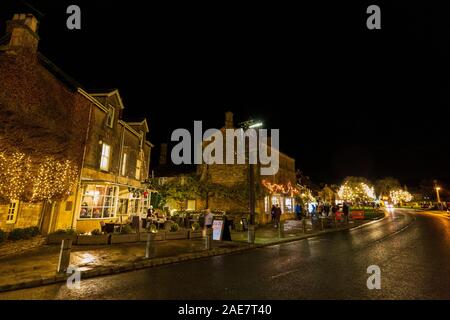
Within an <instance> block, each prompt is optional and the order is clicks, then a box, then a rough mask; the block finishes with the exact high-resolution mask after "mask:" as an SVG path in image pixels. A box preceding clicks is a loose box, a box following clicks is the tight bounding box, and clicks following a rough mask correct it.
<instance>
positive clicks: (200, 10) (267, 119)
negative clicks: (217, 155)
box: [0, 0, 450, 183]
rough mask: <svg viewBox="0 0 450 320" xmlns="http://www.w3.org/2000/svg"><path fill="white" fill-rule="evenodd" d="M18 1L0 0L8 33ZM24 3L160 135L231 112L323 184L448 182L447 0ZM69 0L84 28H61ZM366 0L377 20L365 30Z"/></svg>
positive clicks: (78, 62) (81, 67)
mask: <svg viewBox="0 0 450 320" xmlns="http://www.w3.org/2000/svg"><path fill="white" fill-rule="evenodd" d="M392 2H395V4H393V3H392ZM11 3H15V4H11ZM19 3H20V1H10V0H6V1H5V0H2V1H1V4H0V6H6V7H5V8H4V9H2V10H0V22H1V25H2V26H1V28H2V29H1V32H2V34H3V31H4V25H5V20H7V19H9V18H10V17H11V15H12V13H14V12H16V11H17V10H19V9H17V7H18V4H19ZM28 3H30V4H32V6H34V7H35V8H36V9H38V10H39V11H40V12H42V13H43V14H44V16H43V17H42V18H41V25H40V30H39V34H40V36H41V42H40V51H41V52H42V53H43V54H44V55H46V56H47V57H48V58H49V59H51V60H52V61H53V62H54V63H56V64H57V65H59V66H60V67H61V68H62V69H63V70H65V71H66V73H68V74H70V75H71V76H73V77H74V78H75V79H77V80H78V81H79V82H80V83H82V84H83V85H84V86H85V87H86V88H95V89H100V88H119V90H120V92H121V95H122V98H123V100H124V103H125V105H126V109H125V110H126V111H125V117H140V116H145V117H147V118H148V120H149V123H150V130H151V132H150V140H151V141H152V142H153V143H154V144H156V145H159V143H161V142H163V141H167V140H168V139H169V137H170V134H171V132H172V130H173V129H175V128H192V126H193V121H194V120H203V121H204V126H205V127H208V128H210V127H219V126H221V125H222V124H223V118H224V115H223V113H224V112H225V111H226V110H231V111H233V112H234V113H235V117H236V118H237V121H239V120H246V119H247V118H249V117H253V118H255V119H262V120H263V121H264V123H265V126H266V127H268V128H279V129H280V139H281V148H282V151H284V152H285V153H287V154H289V155H291V156H293V157H295V159H296V161H297V162H296V163H297V167H298V168H300V169H301V170H302V171H304V172H305V173H306V174H307V175H309V176H310V177H311V178H312V179H313V180H315V181H317V182H339V181H340V179H342V178H344V177H345V176H348V175H357V176H365V177H367V178H369V179H375V178H379V177H383V176H394V177H398V178H399V179H400V180H401V182H402V183H416V182H418V181H420V180H421V179H423V178H436V179H440V180H443V181H449V182H450V172H449V170H448V168H449V163H450V161H449V160H450V141H449V140H450V138H449V137H450V134H449V125H448V124H449V118H448V116H447V113H446V110H447V109H448V107H449V106H450V101H449V97H450V85H449V75H450V73H449V72H450V68H449V63H450V49H449V48H450V46H449V43H450V8H449V6H450V5H446V6H445V7H443V5H442V4H440V3H439V4H438V2H436V3H434V2H433V1H422V2H421V3H420V2H419V3H414V2H411V1H389V2H381V1H370V2H368V1H360V2H359V4H358V3H356V2H355V1H327V2H324V1H311V2H310V3H307V2H303V1H302V2H301V5H297V6H294V5H293V4H292V5H287V4H280V5H278V4H276V2H271V3H269V4H267V5H263V4H260V3H254V4H253V5H251V6H250V5H249V6H243V5H242V2H236V3H233V4H230V2H222V3H221V4H219V3H216V2H207V3H203V4H193V3H191V2H189V4H186V3H185V2H184V3H185V4H183V5H179V4H175V3H167V5H162V4H153V2H149V1H142V0H140V1H132V0H128V1H99V0H91V1H77V0H71V1H57V2H56V1H32V0H30V1H28ZM212 3H214V5H213V4H212ZM69 4H78V5H80V7H81V10H82V29H81V30H80V31H73V30H72V31H70V30H68V29H67V28H66V18H67V16H68V15H67V14H66V13H65V11H66V7H67V6H68V5H69ZM369 4H378V5H379V6H380V7H381V12H382V29H381V30H368V29H367V28H366V19H367V16H368V15H367V14H366V8H367V6H368V5H369ZM22 11H23V10H22Z"/></svg>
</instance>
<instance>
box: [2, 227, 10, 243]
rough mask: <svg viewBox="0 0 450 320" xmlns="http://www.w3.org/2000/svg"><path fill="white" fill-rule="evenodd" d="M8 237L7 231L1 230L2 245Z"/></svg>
mask: <svg viewBox="0 0 450 320" xmlns="http://www.w3.org/2000/svg"><path fill="white" fill-rule="evenodd" d="M7 237H8V234H7V233H6V232H5V231H3V230H2V229H0V243H2V242H3V241H5V240H6V238H7Z"/></svg>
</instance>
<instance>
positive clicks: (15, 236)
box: [8, 228, 28, 240]
mask: <svg viewBox="0 0 450 320" xmlns="http://www.w3.org/2000/svg"><path fill="white" fill-rule="evenodd" d="M8 239H9V240H20V239H28V238H27V235H26V233H25V229H23V228H17V229H13V230H12V231H11V232H10V233H9V235H8Z"/></svg>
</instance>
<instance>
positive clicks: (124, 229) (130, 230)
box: [120, 224, 133, 234]
mask: <svg viewBox="0 0 450 320" xmlns="http://www.w3.org/2000/svg"><path fill="white" fill-rule="evenodd" d="M120 233H121V234H130V233H133V228H132V227H131V226H130V225H129V224H126V225H124V226H123V227H122V230H121V231H120Z"/></svg>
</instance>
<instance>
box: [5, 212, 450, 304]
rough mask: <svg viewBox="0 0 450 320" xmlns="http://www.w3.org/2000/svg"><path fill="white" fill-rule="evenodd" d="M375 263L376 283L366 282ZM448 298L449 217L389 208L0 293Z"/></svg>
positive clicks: (13, 295) (79, 296) (17, 295)
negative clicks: (69, 282)
mask: <svg viewBox="0 0 450 320" xmlns="http://www.w3.org/2000/svg"><path fill="white" fill-rule="evenodd" d="M370 265H377V266H379V267H380V269H381V289H380V290H369V289H367V286H366V281H367V278H368V277H369V276H370V275H369V274H367V267H368V266H370ZM418 298H420V299H450V220H449V219H447V218H444V217H440V216H436V215H431V214H420V213H415V212H414V211H408V210H395V211H394V212H393V213H391V215H390V216H389V217H388V218H385V219H384V220H382V221H378V222H376V223H373V224H371V225H368V226H365V227H363V228H359V229H354V230H350V231H345V232H338V233H330V234H325V235H323V236H320V237H315V238H310V239H305V240H301V241H296V242H292V243H288V244H283V245H276V246H272V247H266V248H262V249H257V250H253V251H248V252H244V253H239V254H233V255H227V256H218V257H213V258H208V259H202V260H196V261H190V262H184V263H180V264H175V265H168V266H161V267H157V268H151V269H146V270H140V271H135V272H129V273H123V274H118V275H113V276H107V277H101V278H94V279H87V280H82V282H81V288H80V289H76V290H70V289H68V288H67V287H66V286H65V285H61V284H59V285H51V286H44V287H40V288H35V289H27V290H20V291H16V292H7V293H3V294H0V299H418Z"/></svg>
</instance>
